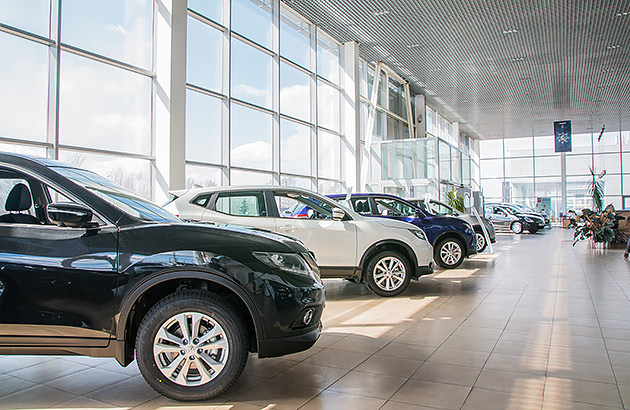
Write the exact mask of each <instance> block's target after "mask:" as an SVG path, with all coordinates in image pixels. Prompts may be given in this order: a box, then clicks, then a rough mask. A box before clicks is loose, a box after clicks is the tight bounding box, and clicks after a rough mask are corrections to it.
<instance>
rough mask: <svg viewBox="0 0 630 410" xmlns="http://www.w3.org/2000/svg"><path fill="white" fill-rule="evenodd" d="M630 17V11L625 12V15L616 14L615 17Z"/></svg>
mask: <svg viewBox="0 0 630 410" xmlns="http://www.w3.org/2000/svg"><path fill="white" fill-rule="evenodd" d="M628 15H630V11H624V12H623V13H617V14H615V16H617V17H624V16H628Z"/></svg>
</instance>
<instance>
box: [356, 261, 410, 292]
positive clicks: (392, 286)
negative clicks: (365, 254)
mask: <svg viewBox="0 0 630 410" xmlns="http://www.w3.org/2000/svg"><path fill="white" fill-rule="evenodd" d="M365 274H366V279H365V284H366V286H367V287H368V289H370V290H371V291H372V292H374V293H376V294H377V295H379V296H385V297H389V296H396V295H399V294H400V293H402V292H404V291H405V289H407V287H408V286H409V281H410V280H411V266H410V264H409V262H408V261H407V258H405V257H404V256H403V255H401V254H400V253H399V252H396V251H383V252H379V253H378V254H376V255H374V256H373V257H372V258H371V259H370V262H369V263H368V265H367V267H366V270H365Z"/></svg>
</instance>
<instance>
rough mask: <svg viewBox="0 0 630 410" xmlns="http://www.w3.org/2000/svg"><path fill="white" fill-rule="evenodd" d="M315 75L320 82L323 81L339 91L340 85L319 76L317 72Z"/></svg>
mask: <svg viewBox="0 0 630 410" xmlns="http://www.w3.org/2000/svg"><path fill="white" fill-rule="evenodd" d="M316 77H317V81H321V82H323V83H324V84H327V85H329V86H331V87H333V88H334V89H335V90H337V91H341V87H340V86H338V85H337V84H335V83H333V82H331V81H330V80H327V79H326V78H324V77H322V76H320V75H319V74H317V75H316Z"/></svg>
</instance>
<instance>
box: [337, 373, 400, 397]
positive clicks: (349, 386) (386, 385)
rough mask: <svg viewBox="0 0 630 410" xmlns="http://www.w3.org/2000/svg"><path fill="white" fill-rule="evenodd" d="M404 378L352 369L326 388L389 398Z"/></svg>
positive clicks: (359, 394)
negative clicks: (375, 374)
mask: <svg viewBox="0 0 630 410" xmlns="http://www.w3.org/2000/svg"><path fill="white" fill-rule="evenodd" d="M406 380H407V378H405V377H396V376H385V375H378V376H376V377H375V376H374V374H373V373H365V372H359V371H356V370H353V371H351V372H350V373H348V374H346V375H345V376H343V377H342V378H341V379H339V380H337V381H336V382H335V383H334V384H333V385H332V386H330V387H328V389H327V390H332V391H338V392H341V393H346V394H352V395H356V396H365V397H373V398H377V399H389V398H390V397H391V396H392V395H393V394H394V393H395V392H396V391H397V390H398V389H399V388H400V386H402V385H403V384H404V383H405V381H406Z"/></svg>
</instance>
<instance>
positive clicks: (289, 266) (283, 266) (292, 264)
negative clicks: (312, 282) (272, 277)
mask: <svg viewBox="0 0 630 410" xmlns="http://www.w3.org/2000/svg"><path fill="white" fill-rule="evenodd" d="M253 255H254V256H255V257H256V259H258V260H259V261H261V262H262V263H264V264H265V265H267V266H269V267H270V268H275V269H280V270H283V271H286V272H291V273H296V274H298V275H304V276H313V277H316V276H317V275H316V274H315V272H314V271H313V269H311V267H310V265H309V264H308V262H306V261H305V260H304V258H302V257H301V256H300V255H299V254H297V253H279V252H253Z"/></svg>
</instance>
